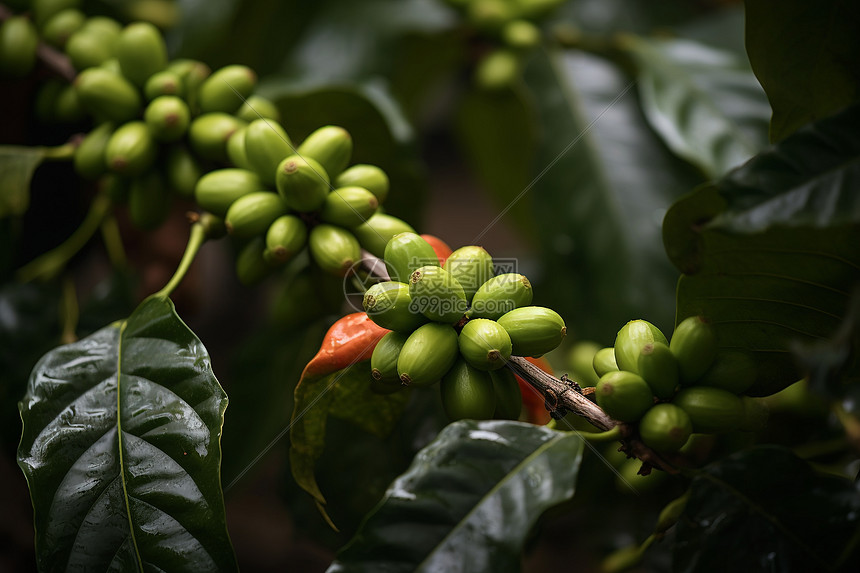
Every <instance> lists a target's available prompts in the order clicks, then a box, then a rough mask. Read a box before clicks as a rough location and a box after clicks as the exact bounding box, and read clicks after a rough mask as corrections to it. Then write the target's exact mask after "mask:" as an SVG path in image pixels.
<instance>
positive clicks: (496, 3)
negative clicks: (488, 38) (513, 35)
mask: <svg viewBox="0 0 860 573" xmlns="http://www.w3.org/2000/svg"><path fill="white" fill-rule="evenodd" d="M466 9H467V11H468V17H469V22H471V24H472V25H473V26H475V27H476V28H477V29H479V30H481V31H484V32H490V33H495V32H497V31H498V30H499V29H500V28H501V27H502V26H503V25H504V24H505V22H507V21H508V20H510V19H512V18H515V17H516V15H517V13H516V6H515V5H514V4H513V3H511V2H507V1H506V0H473V1H472V2H470V3H469V4H468V5H467V6H466Z"/></svg>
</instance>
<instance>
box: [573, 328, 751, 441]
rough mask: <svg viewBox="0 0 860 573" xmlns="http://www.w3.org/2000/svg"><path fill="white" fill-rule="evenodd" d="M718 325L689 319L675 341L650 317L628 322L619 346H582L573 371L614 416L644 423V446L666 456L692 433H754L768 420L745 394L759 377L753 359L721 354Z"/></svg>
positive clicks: (618, 338)
mask: <svg viewBox="0 0 860 573" xmlns="http://www.w3.org/2000/svg"><path fill="white" fill-rule="evenodd" d="M717 348H718V346H717V338H716V335H715V333H714V329H713V327H712V326H711V325H710V324H709V323H708V322H707V321H706V320H704V319H703V318H702V317H700V316H691V317H688V318H686V319H684V320H683V321H682V322H681V323H680V324H678V327H677V328H676V329H675V332H674V333H673V335H672V340H671V342H670V341H668V340H667V339H666V337H665V336H664V335H663V333H662V332H661V331H660V329H658V328H657V327H656V326H654V325H653V324H651V323H649V322H647V321H645V320H633V321H630V322H628V323H627V324H626V325H624V327H622V328H621V330H619V331H618V335H617V336H616V339H615V346H614V347H609V348H602V349H598V348H597V347H595V345H593V344H591V343H586V344H580V345H578V346H577V347H575V348H574V351H573V353H572V356H571V358H572V360H571V362H572V367H573V370H574V373H575V374H576V375H577V377H579V378H581V380H582V382H583V385H592V384H593V385H595V389H594V395H595V399H596V401H597V404H598V405H599V406H600V407H601V408H603V410H604V411H605V412H606V413H607V414H608V415H609V416H611V417H612V418H614V419H616V420H619V421H621V422H627V423H636V422H638V423H639V434H640V436H641V438H642V441H643V442H644V443H645V444H646V445H648V446H649V447H651V448H653V449H654V450H657V451H660V452H675V451H678V450H680V449H681V448H682V447H683V446H684V444H685V443H687V440H688V439H689V438H690V436H691V434H693V433H694V432H695V433H718V432H727V431H732V430H750V429H755V428H756V427H758V426H760V425H761V423H762V422H763V416H764V414H765V413H764V411H763V410H762V406H761V404H760V402H758V401H756V400H755V399H753V398H749V397H746V396H740V394H742V393H743V392H744V391H746V390H747V389H749V388H750V386H752V384H753V382H754V381H755V378H756V368H755V363H754V362H753V361H752V359H751V358H750V357H749V355H748V354H746V353H743V352H736V351H727V352H721V353H719V354H718V352H717Z"/></svg>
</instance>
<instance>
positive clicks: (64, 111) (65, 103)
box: [54, 85, 86, 123]
mask: <svg viewBox="0 0 860 573" xmlns="http://www.w3.org/2000/svg"><path fill="white" fill-rule="evenodd" d="M85 116H86V114H85V113H84V106H83V104H82V103H81V98H80V96H78V90H76V89H75V86H74V85H66V86H63V87H62V88H60V91H59V93H58V94H57V99H56V101H55V102H54V119H55V120H56V121H58V122H59V123H74V122H76V121H81V120H82V119H84V117H85Z"/></svg>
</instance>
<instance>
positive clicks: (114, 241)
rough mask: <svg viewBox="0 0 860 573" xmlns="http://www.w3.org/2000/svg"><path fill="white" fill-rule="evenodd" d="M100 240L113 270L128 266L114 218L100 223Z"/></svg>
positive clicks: (108, 218)
mask: <svg viewBox="0 0 860 573" xmlns="http://www.w3.org/2000/svg"><path fill="white" fill-rule="evenodd" d="M102 240H103V241H104V243H105V249H107V254H108V258H109V259H110V262H111V264H112V265H113V267H114V268H115V269H124V268H125V267H126V266H127V265H128V259H127V258H126V256H125V247H123V244H122V235H120V232H119V225H117V222H116V217H113V216H111V217H107V218H105V220H104V221H102Z"/></svg>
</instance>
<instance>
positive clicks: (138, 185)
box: [128, 171, 171, 231]
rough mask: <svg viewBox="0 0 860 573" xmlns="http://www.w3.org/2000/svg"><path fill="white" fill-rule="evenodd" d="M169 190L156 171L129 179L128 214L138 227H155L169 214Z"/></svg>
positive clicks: (147, 229)
mask: <svg viewBox="0 0 860 573" xmlns="http://www.w3.org/2000/svg"><path fill="white" fill-rule="evenodd" d="M170 206H171V198H170V190H169V189H168V187H167V185H165V184H164V180H163V179H162V178H161V175H159V174H158V172H157V171H150V172H149V173H147V174H145V175H143V176H142V177H135V178H134V179H132V180H131V184H130V185H129V189H128V216H129V219H131V222H132V223H133V224H134V226H135V227H137V228H138V229H143V230H145V231H151V230H153V229H157V228H158V227H160V226H161V224H162V223H164V221H165V220H166V219H167V216H168V215H169V214H170Z"/></svg>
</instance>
